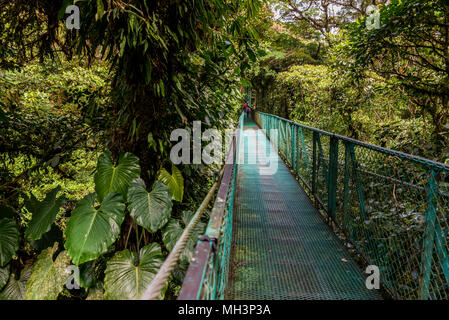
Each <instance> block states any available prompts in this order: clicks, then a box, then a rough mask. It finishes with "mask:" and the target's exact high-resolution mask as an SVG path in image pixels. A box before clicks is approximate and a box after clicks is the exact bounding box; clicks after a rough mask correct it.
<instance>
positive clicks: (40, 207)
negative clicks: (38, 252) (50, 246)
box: [25, 186, 66, 240]
mask: <svg viewBox="0 0 449 320" xmlns="http://www.w3.org/2000/svg"><path fill="white" fill-rule="evenodd" d="M60 190H61V187H59V186H58V187H57V188H55V189H53V190H52V191H51V192H50V193H48V194H47V196H46V197H45V199H44V200H43V201H42V202H39V201H37V200H36V199H33V201H31V200H30V202H28V205H27V208H28V210H29V211H30V212H32V214H33V215H32V219H31V221H30V222H29V224H28V228H27V230H26V232H25V236H26V237H27V238H28V239H30V240H39V239H40V238H41V237H42V235H43V234H44V233H46V232H48V231H50V228H51V226H52V225H53V223H54V222H55V220H56V215H57V214H58V212H59V209H60V207H61V206H62V205H63V204H64V203H65V201H66V199H65V197H64V196H62V197H59V198H58V199H56V194H57V193H58V192H59V191H60Z"/></svg>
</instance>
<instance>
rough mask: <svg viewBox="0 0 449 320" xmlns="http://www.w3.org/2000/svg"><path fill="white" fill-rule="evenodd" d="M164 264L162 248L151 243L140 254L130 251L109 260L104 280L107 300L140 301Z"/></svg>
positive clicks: (119, 253) (121, 252) (118, 253)
mask: <svg viewBox="0 0 449 320" xmlns="http://www.w3.org/2000/svg"><path fill="white" fill-rule="evenodd" d="M162 263H163V256H162V252H161V248H160V247H159V245H158V244H156V243H151V244H149V245H147V246H145V247H143V248H142V249H140V252H139V254H137V253H136V252H131V251H129V250H128V249H126V250H123V251H120V252H117V253H116V254H115V256H114V257H113V258H112V259H111V260H109V262H108V264H107V267H106V272H105V279H104V289H105V297H106V299H113V300H125V299H139V298H140V296H141V295H142V294H143V292H144V291H145V289H146V288H147V286H148V285H149V284H150V283H151V280H153V278H154V276H155V275H156V273H157V272H158V270H159V268H160V267H161V265H162Z"/></svg>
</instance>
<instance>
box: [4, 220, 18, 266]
mask: <svg viewBox="0 0 449 320" xmlns="http://www.w3.org/2000/svg"><path fill="white" fill-rule="evenodd" d="M19 242H20V234H19V228H18V227H17V223H16V222H15V221H14V219H8V218H3V219H0V267H1V266H5V265H6V264H7V263H8V262H9V261H10V260H11V258H12V257H13V255H14V254H15V253H16V251H17V250H18V249H19Z"/></svg>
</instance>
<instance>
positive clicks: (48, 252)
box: [25, 242, 70, 300]
mask: <svg viewBox="0 0 449 320" xmlns="http://www.w3.org/2000/svg"><path fill="white" fill-rule="evenodd" d="M57 250H58V243H57V242H55V244H54V245H53V247H50V248H47V249H45V250H43V251H42V252H41V254H40V255H39V256H38V257H37V261H36V262H35V263H34V265H33V268H32V270H31V277H30V279H29V280H28V282H27V284H26V293H25V299H26V300H56V299H57V298H58V295H59V294H60V293H61V291H62V290H63V289H64V284H65V283H66V281H67V279H68V277H69V275H70V272H68V270H67V267H68V266H69V265H70V258H69V257H68V256H67V252H66V251H62V252H61V253H59V254H58V257H57V258H56V260H55V261H53V255H54V254H55V252H56V251H57Z"/></svg>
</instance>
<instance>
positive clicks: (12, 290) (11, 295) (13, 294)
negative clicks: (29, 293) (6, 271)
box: [0, 265, 31, 300]
mask: <svg viewBox="0 0 449 320" xmlns="http://www.w3.org/2000/svg"><path fill="white" fill-rule="evenodd" d="M30 276H31V266H28V265H27V266H25V267H24V268H23V269H22V271H21V272H20V277H19V278H18V279H16V275H15V274H14V273H11V274H10V275H9V279H8V282H7V283H6V285H5V287H4V288H3V290H2V291H1V292H0V300H24V299H25V292H26V284H27V281H28V279H29V278H30Z"/></svg>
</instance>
